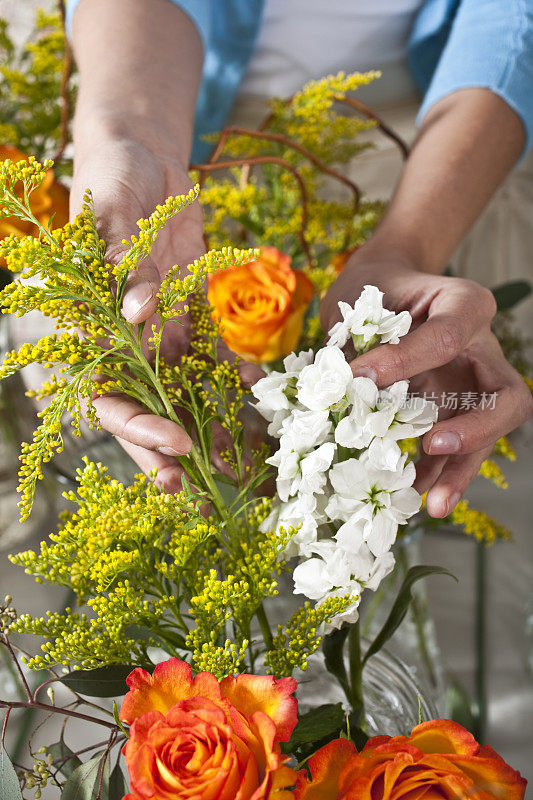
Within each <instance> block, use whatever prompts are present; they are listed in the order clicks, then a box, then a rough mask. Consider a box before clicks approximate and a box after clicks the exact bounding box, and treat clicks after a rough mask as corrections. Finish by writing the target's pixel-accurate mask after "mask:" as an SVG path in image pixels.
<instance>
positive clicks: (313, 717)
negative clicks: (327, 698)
mask: <svg viewBox="0 0 533 800" xmlns="http://www.w3.org/2000/svg"><path fill="white" fill-rule="evenodd" d="M343 725H344V711H343V709H342V703H335V704H333V703H326V704H325V705H322V706H317V707H316V708H312V709H311V711H308V712H307V714H302V716H301V717H300V719H299V720H298V724H297V725H296V728H295V729H294V731H293V732H292V736H291V738H290V740H289V742H288V744H287V748H288V749H289V750H291V749H292V748H294V747H296V746H298V745H300V744H308V743H309V742H317V741H319V740H320V739H323V738H324V737H325V736H330V735H331V734H333V733H337V732H338V731H339V730H340V729H341V728H342V726H343Z"/></svg>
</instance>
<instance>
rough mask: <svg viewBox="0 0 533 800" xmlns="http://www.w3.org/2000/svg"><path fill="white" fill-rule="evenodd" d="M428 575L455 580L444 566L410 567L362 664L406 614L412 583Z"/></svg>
mask: <svg viewBox="0 0 533 800" xmlns="http://www.w3.org/2000/svg"><path fill="white" fill-rule="evenodd" d="M428 575H449V576H450V577H451V578H453V579H454V580H455V581H456V580H457V578H456V577H455V575H452V573H451V572H449V571H448V570H447V569H444V567H429V566H424V565H422V564H420V565H418V566H416V567H411V569H409V570H408V572H407V574H406V576H405V578H404V579H403V582H402V585H401V586H400V589H399V591H398V595H397V597H396V600H395V601H394V605H393V606H392V608H391V610H390V613H389V616H388V617H387V619H386V620H385V622H384V623H383V627H382V629H381V630H380V632H379V633H378V635H377V636H376V638H375V639H374V641H373V642H372V644H371V645H370V647H369V648H368V650H367V651H366V653H365V655H364V658H363V664H365V663H366V662H367V661H368V659H369V658H370V656H372V655H374V653H377V652H378V650H381V648H382V647H383V645H384V644H385V642H386V641H388V639H390V637H391V636H392V634H393V633H394V631H395V630H397V628H398V627H399V626H400V624H401V622H402V620H403V618H404V617H405V615H406V614H407V610H408V608H409V603H410V602H411V600H412V599H413V594H412V589H413V585H414V584H415V583H416V582H417V581H419V580H420V579H421V578H426V577H427V576H428Z"/></svg>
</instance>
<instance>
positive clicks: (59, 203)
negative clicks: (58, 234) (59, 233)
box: [0, 145, 69, 239]
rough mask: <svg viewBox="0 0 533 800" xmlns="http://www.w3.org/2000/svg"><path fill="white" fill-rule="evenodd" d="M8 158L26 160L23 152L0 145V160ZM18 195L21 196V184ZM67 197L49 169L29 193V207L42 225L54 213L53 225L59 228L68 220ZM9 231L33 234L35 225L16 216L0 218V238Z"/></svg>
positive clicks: (14, 160)
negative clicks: (39, 183)
mask: <svg viewBox="0 0 533 800" xmlns="http://www.w3.org/2000/svg"><path fill="white" fill-rule="evenodd" d="M8 158H10V159H11V161H13V162H17V161H23V160H27V158H26V156H25V155H24V153H21V152H20V150H17V148H16V147H12V146H11V145H3V146H0V161H5V160H6V159H8ZM19 196H22V184H21V188H20V194H19ZM68 197H69V192H68V189H67V187H66V186H63V184H62V183H59V181H56V179H55V178H54V173H53V172H52V170H51V169H49V170H47V172H46V175H45V178H44V180H43V182H42V183H41V185H40V186H37V187H36V188H35V189H34V190H33V192H32V193H31V195H30V208H31V210H32V213H33V214H34V216H35V217H36V219H38V220H39V222H40V223H41V224H42V225H47V224H48V222H49V220H50V217H51V216H52V215H54V220H53V226H54V228H60V227H62V226H63V225H65V224H66V223H67V222H68ZM10 233H15V234H17V235H18V236H27V235H29V234H35V233H36V226H35V225H33V224H32V223H31V222H25V221H24V220H22V219H19V218H18V217H6V218H5V219H2V218H0V239H4V238H5V237H6V236H8V235H9V234H10Z"/></svg>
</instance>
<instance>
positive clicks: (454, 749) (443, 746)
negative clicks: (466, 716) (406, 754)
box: [409, 719, 479, 755]
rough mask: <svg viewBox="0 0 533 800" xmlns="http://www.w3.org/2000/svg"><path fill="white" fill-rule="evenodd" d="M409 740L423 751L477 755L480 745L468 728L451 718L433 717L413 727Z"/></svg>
mask: <svg viewBox="0 0 533 800" xmlns="http://www.w3.org/2000/svg"><path fill="white" fill-rule="evenodd" d="M409 741H410V742H411V744H413V745H415V747H418V748H420V750H422V752H423V753H459V754H461V755H475V754H476V753H477V751H478V749H479V745H478V743H477V742H476V740H475V739H474V737H473V736H472V734H471V733H469V732H468V731H467V730H466V728H463V726H462V725H459V724H458V723H457V722H452V720H450V719H433V720H430V721H429V722H422V723H421V724H420V725H417V726H416V728H413V730H412V732H411V735H410V736H409Z"/></svg>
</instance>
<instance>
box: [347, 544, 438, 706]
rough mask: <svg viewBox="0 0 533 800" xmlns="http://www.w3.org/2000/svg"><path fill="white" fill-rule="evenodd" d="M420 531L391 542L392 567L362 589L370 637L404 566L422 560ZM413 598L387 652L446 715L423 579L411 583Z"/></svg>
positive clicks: (365, 632) (366, 631) (388, 606)
mask: <svg viewBox="0 0 533 800" xmlns="http://www.w3.org/2000/svg"><path fill="white" fill-rule="evenodd" d="M422 535H423V531H422V530H421V529H417V530H414V531H412V532H409V533H407V534H405V535H404V536H403V537H402V538H401V539H399V540H398V541H397V542H396V544H395V545H394V548H393V552H394V556H395V560H396V563H395V567H394V569H393V571H392V572H391V573H390V574H389V575H388V576H387V577H386V578H385V579H384V580H383V581H382V582H381V584H380V585H379V587H378V589H377V591H376V592H365V593H364V595H363V601H362V603H361V609H360V612H361V633H362V636H363V637H365V638H368V639H370V640H371V641H372V640H373V639H374V638H375V636H376V635H377V633H378V632H379V631H380V629H381V627H382V626H383V623H384V622H385V620H386V619H387V617H388V615H389V612H390V609H391V607H392V604H393V602H394V600H395V599H396V597H397V595H398V591H399V589H400V586H401V584H402V581H403V579H404V578H405V576H406V574H407V572H408V570H409V569H410V568H411V567H413V566H417V565H419V564H422V563H423V559H422V553H421V539H422ZM412 596H413V599H412V601H411V603H410V605H409V608H408V611H407V614H406V616H405V618H404V619H403V621H402V623H401V625H400V626H399V628H398V629H397V630H396V631H395V633H394V634H393V636H392V637H391V638H390V639H389V640H388V642H387V649H388V650H389V652H390V653H391V654H392V655H394V656H396V657H397V658H399V659H400V661H402V662H403V663H405V664H408V665H409V669H410V671H411V673H412V675H413V678H414V680H415V681H416V684H417V685H418V686H419V687H420V688H421V689H422V690H423V692H424V694H425V695H426V696H427V697H430V698H431V700H432V702H433V704H434V705H435V707H436V708H437V710H438V711H439V716H445V715H446V682H445V677H444V668H443V664H442V659H441V653H440V649H439V646H438V642H437V635H436V629H435V623H434V620H433V618H432V616H431V613H430V609H429V605H428V600H427V593H426V588H425V581H418V582H417V583H415V584H414V585H413V587H412Z"/></svg>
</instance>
